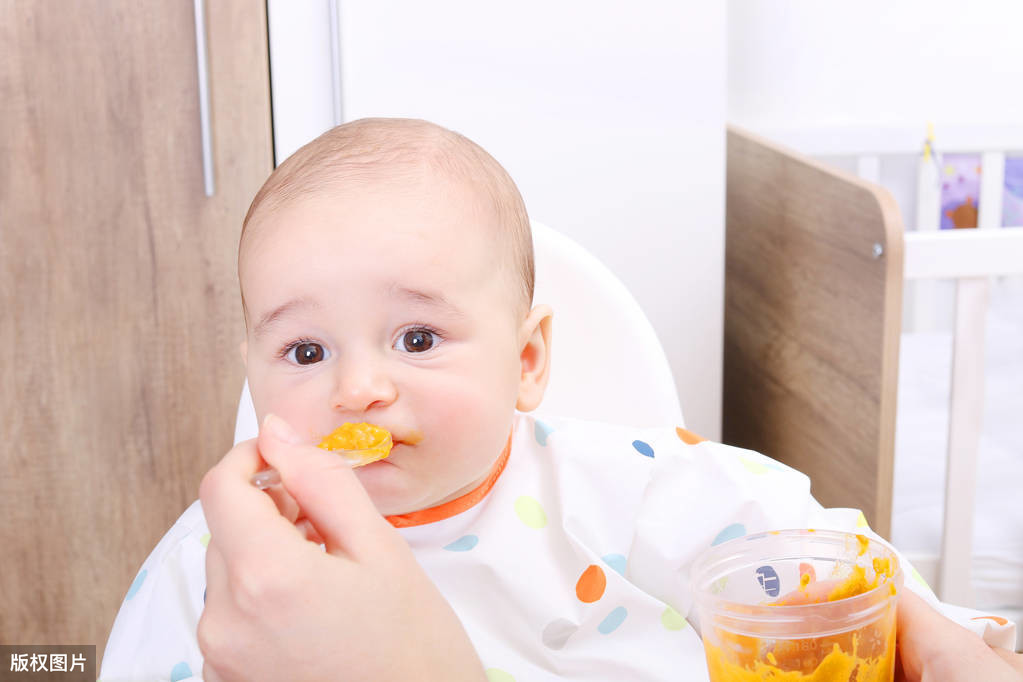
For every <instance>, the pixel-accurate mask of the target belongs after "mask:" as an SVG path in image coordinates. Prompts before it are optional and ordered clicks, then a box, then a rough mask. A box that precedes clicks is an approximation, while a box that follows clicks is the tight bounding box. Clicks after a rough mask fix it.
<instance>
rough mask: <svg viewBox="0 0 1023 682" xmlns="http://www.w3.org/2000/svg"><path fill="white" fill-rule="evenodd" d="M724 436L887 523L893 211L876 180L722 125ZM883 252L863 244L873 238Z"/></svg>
mask: <svg viewBox="0 0 1023 682" xmlns="http://www.w3.org/2000/svg"><path fill="white" fill-rule="evenodd" d="M725 244H726V246H725V248H726V256H725V348H724V414H723V424H722V426H723V435H724V441H725V442H727V443H730V444H733V445H739V446H742V447H747V448H751V449H754V450H758V451H761V452H763V453H765V454H767V455H770V456H771V457H774V458H776V459H778V460H780V461H782V462H785V463H786V464H788V465H790V466H792V467H794V468H796V469H799V470H800V471H803V472H804V473H806V474H807V475H809V476H810V478H811V481H812V490H813V494H814V495H815V496H816V497H817V499H818V500H820V501H821V503H822V504H824V506H826V507H857V508H860V509H862V510H863V511H864V512H865V514H866V516H867V520H868V521H869V523H870V525H871V527H872V528H873V529H875V530H876V531H877V532H879V533H880V534H881V535H884V536H887V535H888V533H889V530H890V525H891V498H892V463H893V451H894V447H895V398H896V382H897V377H898V374H897V370H898V344H899V325H900V320H901V308H902V254H903V250H902V247H903V237H902V224H901V219H900V217H899V212H898V207H897V206H896V204H895V202H894V200H893V199H892V198H891V196H890V195H889V194H888V193H887V192H886V191H885V190H883V189H881V188H879V187H877V186H875V185H871V184H869V183H866V182H864V181H862V180H859V179H857V178H855V177H853V176H850V175H846V174H844V173H840V172H838V171H835V170H831V169H829V168H827V167H825V166H823V165H820V164H817V163H814V162H812V161H810V160H808V159H806V158H803V157H800V156H799V155H797V154H794V153H792V152H789V151H787V150H784V149H781V148H779V147H777V146H774V145H772V144H770V143H768V142H766V141H764V140H761V139H758V138H756V137H755V136H753V135H750V134H748V133H746V132H744V131H741V130H738V129H735V128H732V129H730V130H729V132H728V185H727V205H726V233H725ZM875 244H878V245H880V246H881V248H882V249H883V254H882V255H880V256H879V257H875V256H874V245H875Z"/></svg>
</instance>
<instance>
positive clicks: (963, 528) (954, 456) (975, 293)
mask: <svg viewBox="0 0 1023 682" xmlns="http://www.w3.org/2000/svg"><path fill="white" fill-rule="evenodd" d="M956 286H957V289H956V316H955V345H954V348H953V355H952V398H951V404H950V406H949V428H948V465H947V468H946V479H945V523H944V531H943V534H942V540H941V564H940V566H941V568H940V571H939V576H938V596H939V597H941V599H942V600H944V601H947V602H951V603H953V604H959V605H961V606H972V605H973V587H972V585H971V584H970V566H971V562H972V559H973V517H974V508H975V505H974V502H975V500H976V497H977V450H978V447H979V444H980V429H981V417H982V415H983V413H984V330H985V326H986V323H987V307H988V293H989V284H988V278H987V277H970V278H963V279H960V280H959V281H958V282H957V285H956Z"/></svg>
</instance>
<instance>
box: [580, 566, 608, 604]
mask: <svg viewBox="0 0 1023 682" xmlns="http://www.w3.org/2000/svg"><path fill="white" fill-rule="evenodd" d="M605 588H607V577H606V576H605V575H604V571H603V569H601V568H600V566H597V565H596V564H590V565H589V566H587V567H586V570H585V571H583V574H582V575H581V576H579V580H578V582H576V584H575V596H577V597H578V598H579V601H581V602H583V603H584V604H592V603H593V602H595V601H597V600H598V599H600V598H601V597H603V596H604V589H605Z"/></svg>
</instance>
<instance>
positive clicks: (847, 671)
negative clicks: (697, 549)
mask: <svg viewBox="0 0 1023 682" xmlns="http://www.w3.org/2000/svg"><path fill="white" fill-rule="evenodd" d="M691 578H692V584H693V589H694V591H695V596H696V609H697V617H698V619H699V622H700V630H701V633H702V636H703V646H704V651H705V653H706V656H707V668H708V671H709V673H710V680H711V682H761V681H768V680H770V681H771V682H804V681H812V682H832V681H834V682H849V681H855V682H891V681H892V679H893V675H894V665H895V606H896V601H897V599H898V594H899V592H900V591H901V590H902V580H903V579H902V570H901V568H900V567H899V562H898V558H897V556H896V554H895V551H894V550H893V549H892V548H891V547H890V546H889V545H887V544H886V543H883V542H880V541H878V540H874V539H872V538H867V537H866V536H863V535H857V534H854V533H843V532H838V531H825V530H816V531H815V530H783V531H770V532H766V533H756V534H754V535H747V536H745V537H742V538H737V539H735V540H731V541H729V542H725V543H723V544H721V545H718V546H716V547H712V548H710V549H709V550H708V551H707V552H705V553H704V554H703V555H702V556H700V557H699V558H698V559H697V561H696V562H695V564H694V565H693V568H692V572H691Z"/></svg>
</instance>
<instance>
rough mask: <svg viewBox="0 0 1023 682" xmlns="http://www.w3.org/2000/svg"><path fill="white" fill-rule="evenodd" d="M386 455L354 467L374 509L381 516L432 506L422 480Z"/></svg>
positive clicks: (407, 512) (405, 512) (406, 512)
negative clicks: (423, 488)
mask: <svg viewBox="0 0 1023 682" xmlns="http://www.w3.org/2000/svg"><path fill="white" fill-rule="evenodd" d="M388 459H389V458H388ZM388 459H382V460H379V461H376V462H373V463H372V464H367V465H365V466H361V467H358V468H356V469H354V471H355V475H356V476H357V477H358V479H359V482H360V483H362V487H363V488H365V489H366V493H367V494H368V495H369V498H370V500H372V501H373V504H374V506H376V508H377V511H379V512H380V513H381V514H382V515H383V516H395V515H398V514H409V513H411V512H414V511H420V510H422V509H428V508H429V507H432V506H434V505H433V504H431V503H430V501H429V499H428V497H429V496H428V495H426V494H425V491H423V490H422V489H421V488H422V486H421V483H419V482H418V481H416V480H415V477H414V476H412V474H410V473H409V472H408V471H407V470H405V469H403V468H402V467H400V466H398V465H397V464H396V463H395V462H391V461H388Z"/></svg>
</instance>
